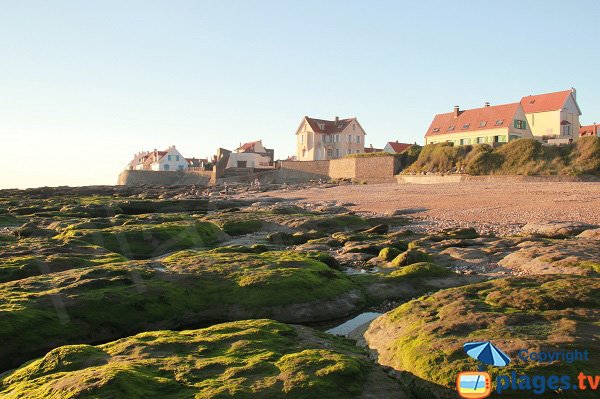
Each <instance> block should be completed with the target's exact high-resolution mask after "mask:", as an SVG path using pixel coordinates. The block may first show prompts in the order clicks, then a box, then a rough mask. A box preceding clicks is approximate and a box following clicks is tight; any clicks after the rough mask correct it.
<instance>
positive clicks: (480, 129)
mask: <svg viewBox="0 0 600 399" xmlns="http://www.w3.org/2000/svg"><path fill="white" fill-rule="evenodd" d="M532 137H533V136H532V134H531V130H530V129H529V125H528V123H527V119H526V116H525V112H524V111H523V107H522V106H521V104H520V103H511V104H503V105H494V106H490V104H489V103H485V105H484V106H483V107H481V108H473V109H467V110H461V109H460V108H459V107H458V106H455V107H454V110H453V111H452V112H448V113H445V114H437V115H436V116H435V117H434V118H433V121H432V122H431V125H430V126H429V129H427V132H426V133H425V144H434V143H440V142H451V143H454V144H455V145H466V144H482V143H488V144H492V145H496V144H499V143H506V142H508V141H512V140H516V139H520V138H532Z"/></svg>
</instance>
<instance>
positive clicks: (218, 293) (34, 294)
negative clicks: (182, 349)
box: [0, 250, 364, 369]
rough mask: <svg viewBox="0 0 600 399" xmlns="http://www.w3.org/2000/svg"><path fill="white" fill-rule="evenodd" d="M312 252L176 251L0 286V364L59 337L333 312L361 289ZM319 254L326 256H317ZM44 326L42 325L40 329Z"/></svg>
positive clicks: (357, 301)
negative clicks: (331, 306)
mask: <svg viewBox="0 0 600 399" xmlns="http://www.w3.org/2000/svg"><path fill="white" fill-rule="evenodd" d="M320 258H321V257H319V256H317V255H314V254H302V253H297V252H287V251H283V252H281V251H272V252H263V253H239V252H231V253H219V252H211V251H194V250H188V251H182V252H178V253H175V254H173V255H170V256H168V257H166V258H165V259H163V260H162V261H161V262H156V261H147V262H128V263H122V264H113V265H98V266H93V267H84V268H80V269H73V270H67V271H64V272H59V273H53V274H48V275H42V276H35V277H30V278H27V279H23V280H18V281H13V282H10V283H4V284H2V285H0V342H2V343H3V344H2V345H1V346H0V369H6V368H7V367H13V366H15V365H17V364H19V363H20V362H23V361H25V360H26V359H30V358H32V357H34V356H36V355H40V354H41V353H42V352H43V351H45V350H48V349H51V348H53V347H56V346H59V345H65V344H74V343H86V342H97V341H99V340H109V339H116V338H119V337H123V336H126V335H129V334H132V333H137V332H140V331H143V330H146V329H149V328H175V327H181V326H186V325H189V324H193V323H202V322H208V321H213V320H232V319H240V318H251V317H275V316H276V317H278V318H279V319H280V320H282V321H292V322H300V321H302V322H307V321H311V320H313V321H319V320H322V319H323V318H328V317H329V318H331V317H334V315H333V314H328V313H327V312H331V311H333V310H330V311H327V310H323V309H322V308H321V306H322V304H323V303H325V302H326V301H330V300H331V301H333V300H336V299H338V298H340V297H343V296H344V295H347V294H350V293H351V292H355V293H359V294H358V296H356V295H354V296H353V297H352V298H354V299H353V300H352V301H354V302H352V303H348V304H346V305H345V307H340V306H338V307H336V309H335V316H337V317H339V316H340V315H342V314H345V313H346V314H349V313H351V312H354V311H356V309H358V308H360V306H362V305H363V303H364V298H361V297H360V289H359V287H358V286H357V285H356V284H354V282H353V281H352V280H350V279H349V278H348V277H347V276H345V275H344V274H342V273H340V272H338V271H336V270H334V269H332V268H330V267H329V266H327V265H326V264H325V263H322V262H321V261H319V260H318V259H320ZM323 260H325V259H323ZM39 326H44V328H39Z"/></svg>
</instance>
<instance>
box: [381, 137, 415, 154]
mask: <svg viewBox="0 0 600 399" xmlns="http://www.w3.org/2000/svg"><path fill="white" fill-rule="evenodd" d="M410 146H412V144H407V143H399V142H398V140H396V141H388V142H387V143H386V145H385V147H383V151H384V152H388V153H390V154H400V153H401V152H403V151H404V150H406V149H407V148H409V147H410Z"/></svg>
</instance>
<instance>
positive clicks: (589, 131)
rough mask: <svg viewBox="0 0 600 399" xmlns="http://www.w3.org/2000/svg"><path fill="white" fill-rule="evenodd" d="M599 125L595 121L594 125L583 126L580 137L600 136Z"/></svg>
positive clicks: (580, 129)
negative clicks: (599, 134)
mask: <svg viewBox="0 0 600 399" xmlns="http://www.w3.org/2000/svg"><path fill="white" fill-rule="evenodd" d="M598 127H600V126H599V125H597V124H596V123H594V124H593V125H586V126H581V127H580V128H579V137H585V136H594V137H600V136H598V130H599V129H598Z"/></svg>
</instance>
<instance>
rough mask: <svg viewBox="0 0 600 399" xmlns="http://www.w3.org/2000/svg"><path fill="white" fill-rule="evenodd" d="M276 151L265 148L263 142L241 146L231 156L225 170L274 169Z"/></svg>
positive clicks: (252, 142) (253, 142)
mask: <svg viewBox="0 0 600 399" xmlns="http://www.w3.org/2000/svg"><path fill="white" fill-rule="evenodd" d="M274 157H275V151H274V150H272V149H267V148H265V147H264V146H263V144H262V140H258V141H251V142H249V143H244V144H242V145H240V146H239V147H238V148H237V149H236V150H235V151H234V152H232V153H230V154H229V160H228V161H227V166H226V167H225V169H230V168H245V169H273V168H274V167H275V164H274V162H273V160H274Z"/></svg>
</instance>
